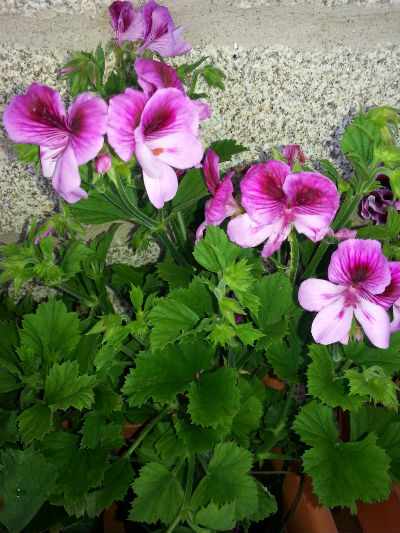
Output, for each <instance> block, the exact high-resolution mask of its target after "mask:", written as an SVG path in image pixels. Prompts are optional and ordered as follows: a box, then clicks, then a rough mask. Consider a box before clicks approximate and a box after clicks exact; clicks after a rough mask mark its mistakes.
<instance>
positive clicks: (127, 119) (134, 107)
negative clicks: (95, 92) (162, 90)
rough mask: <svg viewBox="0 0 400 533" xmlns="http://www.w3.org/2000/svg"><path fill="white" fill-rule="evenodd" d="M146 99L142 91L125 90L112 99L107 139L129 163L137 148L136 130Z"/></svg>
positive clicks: (109, 109)
mask: <svg viewBox="0 0 400 533" xmlns="http://www.w3.org/2000/svg"><path fill="white" fill-rule="evenodd" d="M145 104H146V97H145V95H144V94H143V93H142V92H141V91H136V90H134V89H125V91H124V93H123V94H118V95H117V96H113V97H112V98H111V99H110V102H109V106H108V125H107V137H108V141H109V143H110V144H111V146H112V147H113V148H114V150H115V152H116V153H117V154H118V155H119V157H120V158H121V159H122V160H123V161H126V162H128V161H129V160H130V159H131V157H132V154H133V150H134V148H135V137H134V130H135V128H136V127H137V126H138V124H139V122H140V117H141V113H142V111H143V108H144V106H145Z"/></svg>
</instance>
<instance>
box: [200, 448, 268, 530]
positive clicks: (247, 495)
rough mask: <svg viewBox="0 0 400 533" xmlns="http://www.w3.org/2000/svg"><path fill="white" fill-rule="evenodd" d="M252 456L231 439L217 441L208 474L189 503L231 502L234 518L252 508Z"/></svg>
mask: <svg viewBox="0 0 400 533" xmlns="http://www.w3.org/2000/svg"><path fill="white" fill-rule="evenodd" d="M252 459H253V457H252V455H251V453H250V452H249V451H247V450H244V449H243V448H240V447H239V446H237V444H236V443H234V442H225V443H220V444H217V445H216V447H215V450H214V455H213V457H212V459H211V461H210V463H209V465H208V474H207V475H206V476H205V477H204V478H203V479H202V480H201V481H200V483H199V484H198V486H197V488H196V490H195V492H194V494H193V498H192V502H193V506H194V507H200V506H204V505H206V504H207V503H208V502H209V501H211V502H213V503H215V504H217V505H218V506H222V505H226V504H229V503H235V507H236V509H235V513H234V517H235V518H236V520H240V519H242V518H244V517H245V516H246V515H247V514H251V513H252V512H255V511H256V510H257V504H258V498H257V482H256V481H255V480H254V479H252V478H251V477H250V476H249V470H250V468H251V464H252Z"/></svg>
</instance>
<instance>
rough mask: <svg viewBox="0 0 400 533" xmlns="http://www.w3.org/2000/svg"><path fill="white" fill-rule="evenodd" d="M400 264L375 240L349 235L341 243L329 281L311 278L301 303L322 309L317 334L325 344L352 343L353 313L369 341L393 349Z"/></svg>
mask: <svg viewBox="0 0 400 533" xmlns="http://www.w3.org/2000/svg"><path fill="white" fill-rule="evenodd" d="M399 266H400V263H397V262H393V263H389V262H388V261H387V259H386V258H385V256H384V255H383V253H382V251H381V244H380V243H379V242H378V241H375V240H363V239H349V240H347V241H344V242H342V243H340V244H339V246H338V249H337V250H336V251H335V252H334V253H333V254H332V257H331V262H330V264H329V267H328V279H329V281H325V280H319V279H308V280H306V281H304V282H303V283H302V284H301V285H300V288H299V294H298V298H299V302H300V305H301V306H302V307H304V309H307V310H308V311H318V314H317V316H316V317H315V319H314V321H313V324H312V327H311V333H312V336H313V337H314V340H315V341H316V342H318V343H320V344H331V343H333V342H338V341H339V342H342V343H344V344H347V342H348V340H349V332H350V329H351V326H352V321H353V315H354V316H355V318H356V320H357V321H358V323H359V324H360V325H361V327H362V328H363V330H364V333H365V334H366V336H367V337H368V338H369V340H370V341H371V342H372V344H374V345H375V346H377V347H378V348H387V347H388V346H389V337H390V321H389V316H388V314H387V312H386V309H388V308H389V307H390V306H391V305H392V304H393V303H394V302H395V301H396V300H397V298H398V296H399V288H400V283H399V281H400V268H399Z"/></svg>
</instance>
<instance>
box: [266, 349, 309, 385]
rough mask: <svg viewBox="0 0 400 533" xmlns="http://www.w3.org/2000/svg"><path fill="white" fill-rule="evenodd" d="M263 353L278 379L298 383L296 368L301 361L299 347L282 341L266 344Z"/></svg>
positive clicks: (297, 368)
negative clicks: (266, 346)
mask: <svg viewBox="0 0 400 533" xmlns="http://www.w3.org/2000/svg"><path fill="white" fill-rule="evenodd" d="M265 355H266V357H267V359H268V362H269V363H270V364H271V365H272V366H273V368H274V372H275V374H276V375H277V376H278V377H279V378H280V379H285V380H287V381H290V382H292V383H299V373H298V370H299V368H300V366H301V364H302V362H303V356H302V355H301V353H300V350H299V349H297V348H296V347H293V346H289V345H288V344H287V343H286V342H285V341H282V342H278V343H275V344H271V345H270V346H268V348H267V350H266V353H265Z"/></svg>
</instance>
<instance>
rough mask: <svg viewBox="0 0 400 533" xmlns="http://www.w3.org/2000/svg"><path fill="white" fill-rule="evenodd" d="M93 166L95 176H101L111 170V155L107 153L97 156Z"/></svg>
mask: <svg viewBox="0 0 400 533" xmlns="http://www.w3.org/2000/svg"><path fill="white" fill-rule="evenodd" d="M94 164H95V169H96V172H97V174H103V172H108V171H109V170H110V168H111V155H110V154H109V153H106V154H102V155H99V156H97V157H96V159H95V162H94Z"/></svg>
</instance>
